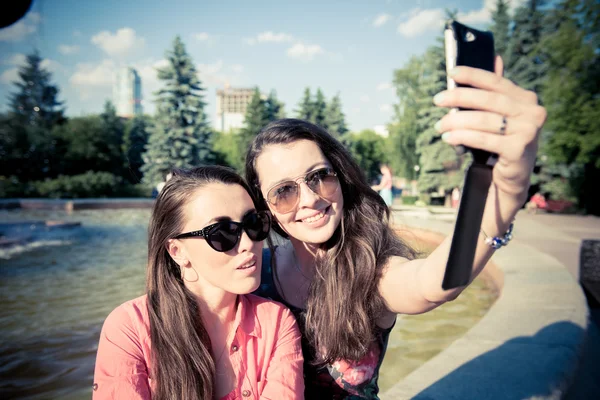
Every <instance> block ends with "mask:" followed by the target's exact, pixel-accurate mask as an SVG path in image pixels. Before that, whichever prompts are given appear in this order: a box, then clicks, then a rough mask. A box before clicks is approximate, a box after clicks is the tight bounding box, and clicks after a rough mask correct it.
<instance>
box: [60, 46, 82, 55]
mask: <svg viewBox="0 0 600 400" xmlns="http://www.w3.org/2000/svg"><path fill="white" fill-rule="evenodd" d="M58 51H59V52H60V53H61V54H64V55H69V54H75V53H77V52H78V51H79V46H69V45H68V44H61V45H60V46H58Z"/></svg>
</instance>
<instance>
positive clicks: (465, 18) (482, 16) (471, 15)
mask: <svg viewBox="0 0 600 400" xmlns="http://www.w3.org/2000/svg"><path fill="white" fill-rule="evenodd" d="M496 1H497V0H484V1H483V5H482V6H481V9H479V10H473V11H469V12H467V13H458V20H459V21H460V22H462V23H465V24H485V23H490V22H492V11H494V10H495V9H496ZM525 2H526V0H512V1H511V2H509V5H508V8H509V11H508V12H509V14H511V15H512V13H514V11H515V9H516V8H517V7H520V6H522V5H523V4H524V3H525Z"/></svg>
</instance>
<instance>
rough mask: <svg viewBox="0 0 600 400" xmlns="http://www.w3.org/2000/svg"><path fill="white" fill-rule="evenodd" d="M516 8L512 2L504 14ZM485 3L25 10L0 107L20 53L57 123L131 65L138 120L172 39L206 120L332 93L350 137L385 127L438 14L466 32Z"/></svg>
mask: <svg viewBox="0 0 600 400" xmlns="http://www.w3.org/2000/svg"><path fill="white" fill-rule="evenodd" d="M522 2H523V1H522V0H514V1H513V2H512V3H513V7H514V6H516V5H517V4H518V3H522ZM494 3H495V0H454V1H439V0H417V1H409V0H371V1H367V0H364V1H358V0H345V1H343V0H335V1H327V0H321V1H314V0H304V1H284V0H279V1H266V0H265V1H259V0H254V1H243V0H236V1H234V0H220V1H199V0H196V1H179V0H172V1H168V2H167V1H157V0H146V1H123V0H121V1H116V0H107V1H103V2H98V1H95V2H84V1H81V0H62V1H60V0H53V1H40V0H38V1H34V5H33V7H32V9H31V10H30V12H29V13H28V15H27V16H26V17H25V18H24V19H22V20H21V21H19V22H18V23H16V24H14V25H12V26H11V27H8V28H4V29H2V30H0V109H3V110H5V109H6V101H7V96H8V94H9V93H10V92H11V91H13V85H12V82H13V81H14V79H15V78H16V76H17V74H16V71H17V68H18V66H19V65H21V64H22V63H23V60H24V54H27V53H28V52H31V51H32V49H34V48H38V49H39V50H40V52H41V55H42V57H43V58H44V66H46V67H47V68H48V69H49V70H51V71H52V72H53V77H54V82H55V83H56V84H58V86H59V87H60V89H61V95H60V99H61V100H63V101H65V104H66V107H67V114H68V115H70V116H77V115H83V114H89V113H98V112H100V111H101V110H102V105H103V103H104V101H105V100H106V99H108V98H111V93H112V86H111V85H112V73H113V71H114V70H115V68H117V67H118V66H121V65H130V66H133V67H134V68H136V69H137V70H138V72H139V73H140V75H141V78H142V88H143V89H142V91H143V104H144V110H145V111H146V112H148V113H150V114H151V113H153V112H154V105H153V99H154V96H153V95H152V93H153V92H154V91H155V90H157V89H158V88H159V87H160V82H159V81H158V80H157V79H156V74H155V67H156V66H160V65H161V63H164V54H165V50H166V49H168V48H170V47H171V44H172V41H173V38H174V37H175V35H177V34H178V35H180V36H181V37H182V39H183V41H184V43H185V44H186V47H187V51H188V53H189V54H190V55H191V56H192V59H193V61H194V63H195V64H196V65H197V68H198V72H199V77H200V79H201V80H202V82H203V85H204V87H205V88H206V91H205V100H206V101H207V103H208V108H207V113H208V115H209V117H210V119H211V121H212V120H214V114H215V105H214V103H215V94H216V90H217V89H219V88H222V87H223V86H224V85H225V84H226V83H228V84H230V85H231V86H233V87H237V86H239V87H253V86H258V87H259V88H260V89H261V91H262V92H264V93H268V92H269V91H270V90H272V89H274V90H276V91H277V95H278V97H279V99H280V100H282V101H283V102H284V103H285V110H286V112H287V114H288V115H289V116H293V113H294V110H295V109H296V107H297V103H298V102H299V100H300V98H301V97H302V93H303V90H304V88H305V87H307V86H309V87H311V89H312V90H313V92H314V91H315V90H316V89H317V88H318V87H320V88H321V89H322V90H323V92H324V94H325V96H326V97H327V99H330V98H331V97H332V96H334V95H335V94H336V93H339V94H340V96H341V99H342V105H343V111H344V113H345V114H346V119H347V122H348V124H349V127H350V129H351V130H353V131H358V130H361V129H368V128H374V127H376V126H381V125H385V124H387V123H388V122H390V121H391V118H392V115H393V111H392V110H393V108H392V106H393V104H394V103H395V102H397V99H396V95H395V93H394V90H393V89H392V87H391V80H392V75H393V71H394V69H396V68H399V67H402V66H403V65H404V64H405V63H406V61H407V60H408V59H409V58H410V57H411V56H412V55H418V54H421V53H423V52H424V50H425V49H426V48H427V46H429V45H431V44H433V43H435V39H436V37H437V36H439V35H440V33H441V23H442V21H443V19H444V9H445V8H450V9H458V10H459V12H460V13H461V14H460V15H461V18H460V20H461V21H463V22H465V23H468V24H470V25H473V26H477V27H485V26H487V25H488V24H489V22H490V13H489V11H490V9H491V7H492V6H493V4H494Z"/></svg>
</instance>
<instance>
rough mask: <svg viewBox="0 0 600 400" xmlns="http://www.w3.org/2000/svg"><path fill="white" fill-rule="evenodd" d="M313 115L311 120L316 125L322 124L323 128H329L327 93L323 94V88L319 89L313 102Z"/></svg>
mask: <svg viewBox="0 0 600 400" xmlns="http://www.w3.org/2000/svg"><path fill="white" fill-rule="evenodd" d="M313 110H314V111H313V115H312V119H311V120H310V122H312V123H313V124H315V125H318V126H320V127H321V128H323V129H325V130H328V129H329V127H328V126H327V123H326V119H327V101H326V100H325V95H323V91H322V90H321V88H319V89H317V94H316V96H315V100H314V102H313Z"/></svg>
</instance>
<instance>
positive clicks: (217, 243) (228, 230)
mask: <svg viewBox="0 0 600 400" xmlns="http://www.w3.org/2000/svg"><path fill="white" fill-rule="evenodd" d="M239 230H240V227H239V226H238V225H237V224H236V223H234V222H222V223H220V224H218V225H216V226H215V227H214V228H212V229H211V230H210V232H209V233H208V235H207V238H206V241H207V242H208V244H209V245H210V246H211V247H212V248H213V249H215V250H216V251H229V250H231V249H233V248H234V247H235V245H236V244H237V242H238V238H239Z"/></svg>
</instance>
